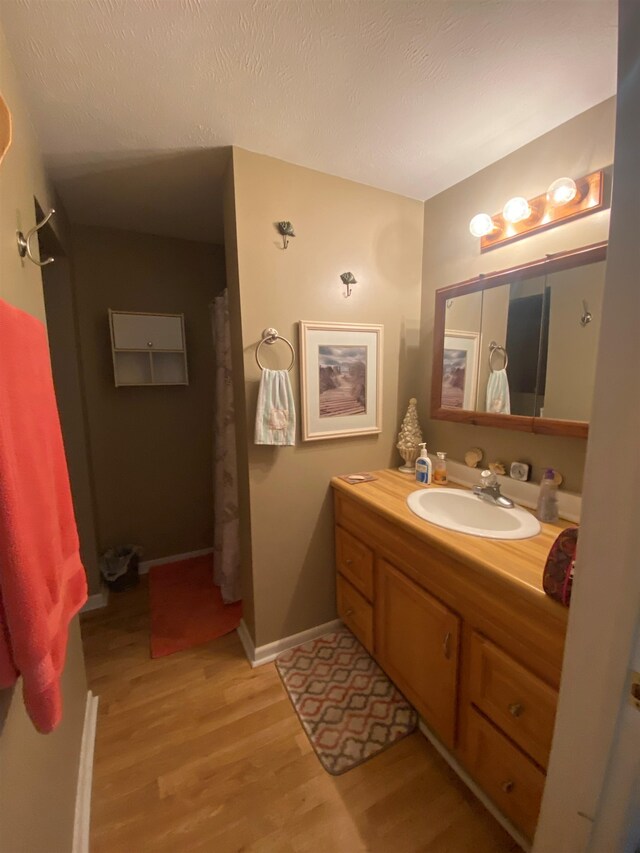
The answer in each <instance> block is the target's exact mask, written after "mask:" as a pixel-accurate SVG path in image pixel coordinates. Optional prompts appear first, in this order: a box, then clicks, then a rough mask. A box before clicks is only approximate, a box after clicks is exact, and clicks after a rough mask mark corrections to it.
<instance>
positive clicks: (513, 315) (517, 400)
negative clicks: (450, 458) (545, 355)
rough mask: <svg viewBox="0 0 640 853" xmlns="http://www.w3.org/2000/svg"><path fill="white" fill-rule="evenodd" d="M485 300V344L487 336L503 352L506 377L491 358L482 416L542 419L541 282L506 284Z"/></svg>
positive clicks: (497, 361) (539, 279) (496, 359)
mask: <svg viewBox="0 0 640 853" xmlns="http://www.w3.org/2000/svg"><path fill="white" fill-rule="evenodd" d="M484 296H485V299H486V302H487V304H486V311H483V339H484V340H485V341H488V340H489V336H491V340H495V341H496V342H497V343H498V344H499V345H500V346H502V347H504V350H505V351H506V354H507V356H508V359H509V364H508V369H507V370H506V371H505V370H504V361H503V362H502V364H501V363H500V358H499V356H498V355H497V354H494V355H493V356H491V365H492V367H493V370H492V371H490V373H489V377H488V381H487V385H486V388H487V395H486V401H485V402H486V407H485V408H484V409H483V410H481V411H486V412H496V413H504V414H507V415H508V414H511V415H529V416H531V417H535V416H537V415H539V414H540V407H541V402H540V401H541V399H542V398H543V397H544V377H545V375H546V370H545V369H544V365H541V364H540V362H539V359H540V355H541V353H542V352H543V351H544V346H541V343H542V338H543V337H544V331H543V330H544V328H545V323H544V319H545V314H546V308H545V299H544V277H543V276H539V277H537V278H525V279H523V280H522V281H516V282H514V283H513V284H505V285H502V286H501V287H496V288H494V290H493V291H486V292H485V294H484ZM487 346H488V347H489V346H490V344H488V345H487ZM500 368H502V370H501V369H500ZM500 380H501V381H500ZM503 388H506V389H507V390H506V392H504V391H503ZM492 392H493V393H492ZM500 392H502V394H501V393H500ZM505 396H506V398H507V399H508V400H510V408H509V410H508V411H507V410H506V409H505V408H504V407H503V406H502V403H503V397H505Z"/></svg>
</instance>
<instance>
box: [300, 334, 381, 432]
mask: <svg viewBox="0 0 640 853" xmlns="http://www.w3.org/2000/svg"><path fill="white" fill-rule="evenodd" d="M382 346H383V326H380V325H373V324H364V323H327V322H322V323H321V322H312V321H307V320H301V321H300V400H301V409H302V412H301V423H302V440H303V441H318V440H321V439H328V438H346V437H349V436H356V435H369V434H372V433H379V432H381V431H382V363H383V362H382Z"/></svg>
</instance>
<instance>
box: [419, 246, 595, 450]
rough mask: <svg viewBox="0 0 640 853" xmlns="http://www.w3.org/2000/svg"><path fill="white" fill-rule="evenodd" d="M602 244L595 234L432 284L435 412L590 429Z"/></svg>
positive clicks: (549, 430) (474, 420)
mask: <svg viewBox="0 0 640 853" xmlns="http://www.w3.org/2000/svg"><path fill="white" fill-rule="evenodd" d="M606 251H607V244H606V242H603V243H597V244H595V245H593V246H587V247H584V248H581V249H576V250H573V251H570V252H561V253H558V254H555V255H548V256H547V257H546V258H542V259H540V260H538V261H533V262H532V263H529V264H524V265H522V266H519V267H513V268H511V269H506V270H501V271H499V272H494V273H490V274H488V275H481V276H478V278H475V279H470V280H468V281H464V282H461V283H460V284H456V285H452V286H451V287H445V288H441V289H440V290H438V291H436V311H435V322H434V359H433V373H432V390H431V416H432V417H433V418H436V419H438V420H449V421H457V422H461V423H471V424H479V425H484V426H497V427H501V428H504V429H516V430H521V431H523V432H535V433H542V434H547V435H566V436H574V437H586V435H587V433H588V421H589V413H590V410H591V400H592V394H593V381H594V376H595V361H596V354H597V343H598V335H599V326H600V315H601V311H600V305H601V300H602V292H603V286H604V272H605V263H604V261H605V258H606ZM585 306H588V307H585ZM587 314H589V320H587V321H586V322H585V316H586V315H587Z"/></svg>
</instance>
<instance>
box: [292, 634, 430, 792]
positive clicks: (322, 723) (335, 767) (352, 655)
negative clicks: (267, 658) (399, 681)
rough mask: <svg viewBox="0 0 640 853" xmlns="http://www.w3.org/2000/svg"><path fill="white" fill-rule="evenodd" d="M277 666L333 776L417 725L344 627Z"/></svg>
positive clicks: (404, 703) (411, 712)
mask: <svg viewBox="0 0 640 853" xmlns="http://www.w3.org/2000/svg"><path fill="white" fill-rule="evenodd" d="M276 668H277V670H278V672H279V673H280V678H281V679H282V683H283V684H284V686H285V689H286V691H287V693H288V694H289V698H290V699H291V702H292V703H293V707H294V708H295V709H296V712H297V714H298V717H299V718H300V722H301V723H302V726H303V728H304V730H305V732H306V733H307V737H308V738H309V740H310V741H311V746H312V747H313V748H314V750H315V752H316V755H317V756H318V758H319V759H320V762H321V764H322V766H323V767H324V769H325V770H327V771H328V772H329V773H331V774H332V775H333V776H339V775H340V774H341V773H346V772H347V770H351V768H352V767H357V765H358V764H362V762H363V761H367V759H369V758H373V756H374V755H377V754H378V753H379V752H382V750H384V749H387V747H389V746H391V745H392V744H394V743H396V741H398V740H400V739H401V738H403V737H405V736H406V735H408V734H411V732H412V731H413V730H414V729H415V727H416V725H417V722H418V717H417V714H416V712H415V711H414V710H413V708H412V707H411V705H409V703H408V702H407V700H406V699H405V698H404V696H403V695H402V694H401V693H400V692H399V691H398V690H396V688H395V687H394V686H393V684H392V683H391V682H390V681H389V679H388V678H387V676H386V675H385V674H384V672H383V671H382V670H381V669H380V667H379V666H378V664H377V663H376V662H375V661H374V660H373V659H372V658H371V657H370V656H369V655H368V654H367V652H366V651H365V649H364V648H363V647H362V646H361V645H360V643H359V642H358V641H357V640H356V638H355V637H354V636H353V634H352V633H351V632H350V631H349V630H347V629H346V628H343V629H341V630H339V631H337V632H336V633H335V634H326V635H325V636H324V637H319V638H318V639H317V640H311V641H310V642H308V643H304V644H303V645H302V646H298V647H297V648H295V649H290V650H289V651H287V652H283V653H282V654H281V655H279V656H278V658H277V660H276Z"/></svg>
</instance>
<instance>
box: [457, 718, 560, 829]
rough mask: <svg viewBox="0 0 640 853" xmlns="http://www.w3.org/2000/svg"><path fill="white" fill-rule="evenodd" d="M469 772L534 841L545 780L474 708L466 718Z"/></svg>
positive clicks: (537, 769)
mask: <svg viewBox="0 0 640 853" xmlns="http://www.w3.org/2000/svg"><path fill="white" fill-rule="evenodd" d="M467 743H468V761H469V765H468V770H469V773H470V774H471V776H473V777H474V779H475V780H476V781H477V782H478V784H479V785H480V786H481V787H482V788H483V789H484V791H485V793H486V794H487V796H488V797H489V798H490V799H491V800H493V802H494V803H495V804H496V806H497V807H498V808H499V809H500V811H501V812H503V814H504V815H506V817H508V818H509V820H511V821H512V822H513V823H514V824H515V826H517V827H518V829H520V830H521V831H522V832H523V833H524V835H526V836H527V838H533V835H534V832H535V829H536V823H537V822H538V812H539V811H540V801H541V800H542V792H543V790H544V783H545V781H546V777H545V775H544V773H543V772H542V771H541V770H540V769H539V768H538V767H536V765H535V764H534V763H533V762H532V761H530V760H529V759H528V758H527V757H526V756H525V755H523V754H522V753H521V752H520V750H519V749H517V747H515V746H513V744H512V743H510V742H509V741H508V740H507V738H506V737H505V736H504V735H502V734H500V732H499V731H498V730H497V729H495V728H494V727H493V726H492V725H491V723H489V722H487V720H485V719H484V718H483V717H482V716H481V715H480V714H479V713H478V712H477V711H475V710H474V709H473V708H470V709H469V713H468V715H467Z"/></svg>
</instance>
